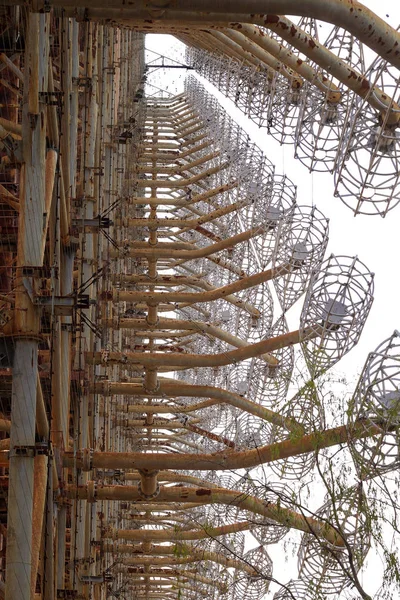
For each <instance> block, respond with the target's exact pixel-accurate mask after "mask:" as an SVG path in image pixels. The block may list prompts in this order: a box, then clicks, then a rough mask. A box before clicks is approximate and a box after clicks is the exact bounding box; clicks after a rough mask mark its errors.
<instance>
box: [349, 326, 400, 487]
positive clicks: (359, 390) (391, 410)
mask: <svg viewBox="0 0 400 600" xmlns="http://www.w3.org/2000/svg"><path fill="white" fill-rule="evenodd" d="M348 415H349V446H350V450H351V453H352V457H353V460H354V462H355V464H356V466H357V468H358V471H359V473H360V476H361V477H362V478H369V477H375V476H377V475H381V474H383V473H385V472H387V471H395V470H396V469H398V468H399V465H400V333H399V332H398V331H395V332H394V333H393V334H392V335H391V336H390V338H388V339H387V340H385V341H384V342H382V343H381V344H380V345H379V346H378V348H377V349H376V350H375V351H374V352H371V353H370V354H369V356H368V358H367V361H366V363H365V365H364V368H363V370H362V373H361V375H360V379H359V381H358V384H357V387H356V389H355V392H354V395H353V397H352V399H351V400H350V403H349V410H348ZM355 427H357V428H358V429H359V428H360V427H361V432H362V431H365V435H362V433H361V435H360V432H358V433H357V434H356V433H355V431H356V430H355ZM371 428H372V431H371Z"/></svg>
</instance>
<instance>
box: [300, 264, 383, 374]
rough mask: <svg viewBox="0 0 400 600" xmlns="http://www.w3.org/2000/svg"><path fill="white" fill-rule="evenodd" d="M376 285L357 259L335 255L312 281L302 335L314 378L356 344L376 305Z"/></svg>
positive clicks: (301, 318) (305, 309)
mask: <svg viewBox="0 0 400 600" xmlns="http://www.w3.org/2000/svg"><path fill="white" fill-rule="evenodd" d="M373 282H374V275H373V273H371V272H370V271H369V270H368V269H367V267H366V266H365V265H364V264H363V263H362V262H361V261H359V260H358V258H356V257H355V258H351V257H348V256H334V255H333V254H332V255H331V256H330V257H329V258H328V259H327V260H326V261H324V262H323V264H322V266H321V270H320V271H319V273H318V272H317V273H314V274H313V276H312V277H311V282H310V286H309V288H308V291H307V295H306V299H305V302H304V306H303V310H302V313H301V317H300V335H301V338H302V344H301V345H302V349H303V353H304V356H305V359H306V362H307V365H308V368H309V369H310V372H311V375H312V377H314V378H315V377H317V375H318V374H320V373H321V372H323V371H325V370H326V369H329V368H330V367H332V366H333V365H334V364H336V363H337V362H338V360H340V359H341V358H342V356H344V355H345V354H346V353H347V352H349V351H350V350H351V349H352V348H353V347H354V346H355V345H356V344H357V342H358V340H359V339H360V335H361V332H362V329H363V327H364V324H365V321H366V319H367V317H368V313H369V311H370V308H371V305H372V302H373V291H374V283H373Z"/></svg>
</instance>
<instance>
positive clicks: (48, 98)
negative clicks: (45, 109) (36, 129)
mask: <svg viewBox="0 0 400 600" xmlns="http://www.w3.org/2000/svg"><path fill="white" fill-rule="evenodd" d="M63 97H64V92H39V99H40V101H41V102H44V103H45V104H46V105H47V106H60V105H61V101H62V99H63Z"/></svg>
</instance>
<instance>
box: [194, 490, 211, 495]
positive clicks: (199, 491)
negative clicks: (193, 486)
mask: <svg viewBox="0 0 400 600" xmlns="http://www.w3.org/2000/svg"><path fill="white" fill-rule="evenodd" d="M196 496H211V490H208V489H206V488H200V489H198V490H196Z"/></svg>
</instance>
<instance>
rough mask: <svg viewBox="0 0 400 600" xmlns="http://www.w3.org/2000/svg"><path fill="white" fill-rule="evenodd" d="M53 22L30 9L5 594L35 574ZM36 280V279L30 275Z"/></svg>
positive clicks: (25, 589)
mask: <svg viewBox="0 0 400 600" xmlns="http://www.w3.org/2000/svg"><path fill="white" fill-rule="evenodd" d="M48 26H49V20H48V16H46V15H38V14H32V13H30V14H29V15H28V26H27V39H26V55H25V72H24V106H23V116H22V143H23V162H24V168H23V169H22V171H23V174H22V181H21V194H20V213H19V235H18V255H17V279H16V288H17V292H18V293H16V300H15V313H14V315H15V318H14V333H15V335H16V336H18V337H17V340H16V343H15V358H14V368H13V381H12V406H11V432H10V467H9V492H8V508H9V512H8V535H7V567H6V590H5V598H6V600H15V599H16V598H18V599H19V600H30V599H31V579H32V564H31V562H32V526H33V518H32V514H33V482H34V454H35V419H36V393H37V391H36V390H37V377H38V362H37V361H38V340H39V337H38V336H39V331H40V322H39V314H38V309H37V307H35V306H34V305H33V304H32V302H31V299H30V296H29V291H28V290H29V283H27V279H26V277H25V276H24V275H25V274H24V267H40V266H41V265H42V261H43V259H42V252H41V249H42V235H43V217H42V215H43V213H44V191H45V158H46V157H45V152H46V146H45V144H46V106H45V105H44V104H43V103H41V102H40V92H46V91H47V74H48V68H47V64H48ZM31 285H32V286H35V280H34V279H32V280H31Z"/></svg>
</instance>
